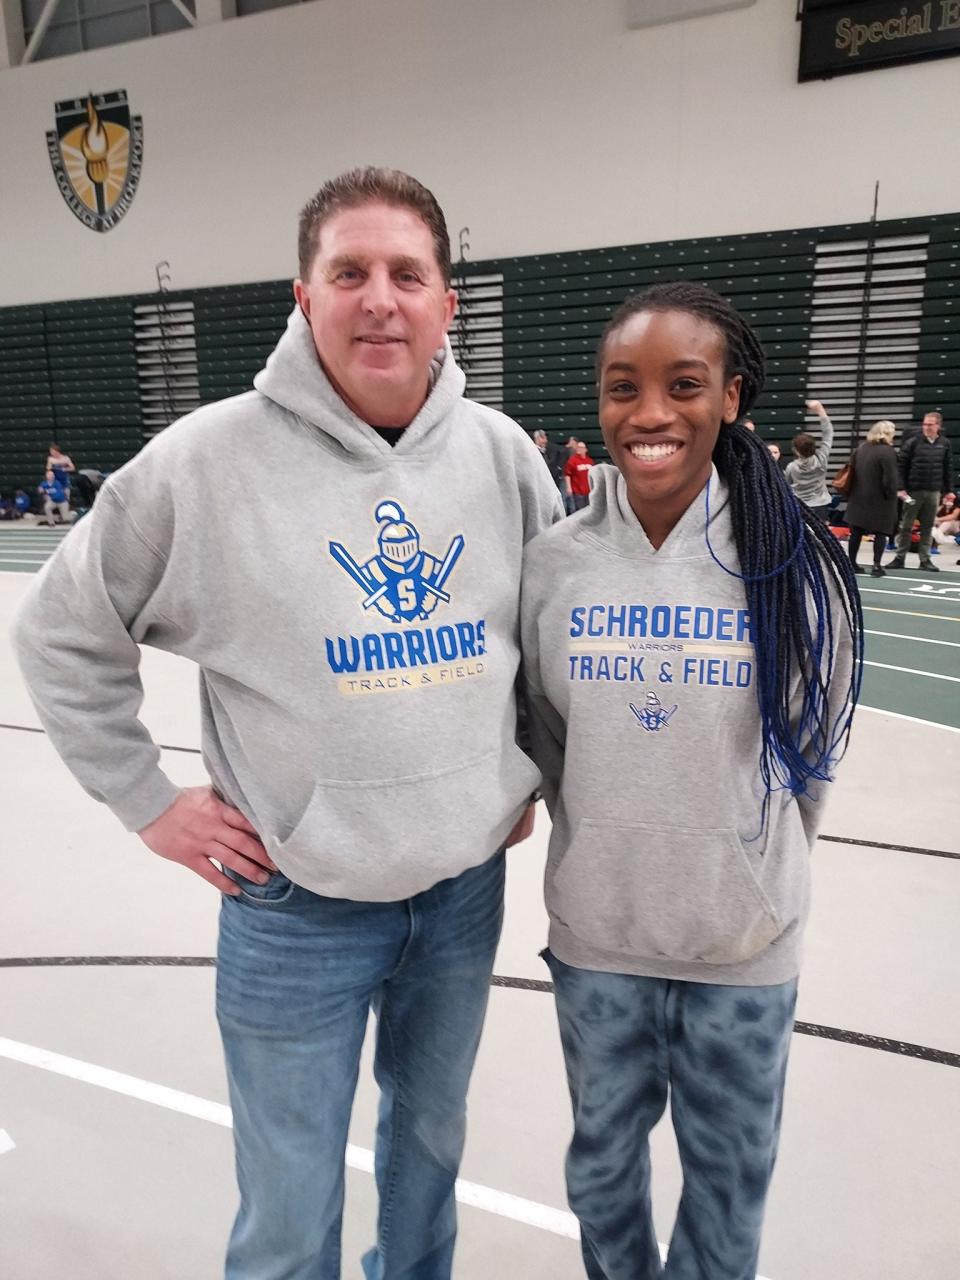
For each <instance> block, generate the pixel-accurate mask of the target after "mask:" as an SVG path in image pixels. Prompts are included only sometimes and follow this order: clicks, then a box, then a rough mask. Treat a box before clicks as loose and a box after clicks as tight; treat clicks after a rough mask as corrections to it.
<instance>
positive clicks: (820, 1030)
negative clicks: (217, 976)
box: [0, 956, 960, 1067]
mask: <svg viewBox="0 0 960 1280" xmlns="http://www.w3.org/2000/svg"><path fill="white" fill-rule="evenodd" d="M215 965H216V960H214V958H213V956H7V957H0V969H41V968H60V969H62V968H101V967H104V966H108V967H114V968H116V967H125V968H130V967H143V968H158V969H162V968H177V969H212V968H214V967H215ZM490 982H491V985H492V986H494V987H506V988H508V989H510V990H512V991H536V992H542V993H544V994H548V995H549V994H550V993H551V992H552V991H553V983H552V982H545V981H541V980H540V979H538V978H505V977H501V976H500V975H499V974H496V973H495V974H494V975H493V977H492V978H491V979H490ZM793 1029H794V1031H795V1032H796V1034H797V1035H801V1036H814V1037H816V1039H818V1040H835V1041H837V1043H838V1044H852V1045H857V1046H858V1047H859V1048H861V1049H879V1050H881V1051H882V1052H884V1053H895V1054H898V1055H899V1056H900V1057H903V1058H919V1059H920V1060H921V1061H923V1062H936V1063H938V1064H939V1065H940V1066H943V1067H960V1053H948V1052H947V1051H946V1050H945V1049H932V1048H931V1047H930V1046H929V1045H925V1044H911V1043H910V1042H909V1041H906V1040H889V1039H887V1037H886V1036H871V1035H866V1034H865V1033H864V1032H862V1031H845V1030H844V1029H843V1028H842V1027H827V1026H824V1025H823V1024H822V1023H819V1022H796V1023H794V1027H793Z"/></svg>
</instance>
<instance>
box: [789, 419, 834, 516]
mask: <svg viewBox="0 0 960 1280" xmlns="http://www.w3.org/2000/svg"><path fill="white" fill-rule="evenodd" d="M832 448H833V423H832V422H831V421H830V419H829V418H828V417H827V416H826V414H821V416H820V442H819V444H818V445H817V447H816V448H815V449H814V451H813V453H812V454H811V455H810V457H809V458H794V460H793V461H792V462H788V463H787V465H786V467H785V468H784V473H783V474H784V475H785V476H786V477H787V481H788V483H789V485H790V487H791V489H792V490H793V492H794V493H795V494H796V495H797V497H798V498H799V499H800V501H801V502H803V503H806V505H807V506H808V507H828V506H829V505H830V502H831V497H830V490H829V489H828V488H827V467H828V466H829V463H830V450H831V449H832Z"/></svg>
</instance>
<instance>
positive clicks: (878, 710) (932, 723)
mask: <svg viewBox="0 0 960 1280" xmlns="http://www.w3.org/2000/svg"><path fill="white" fill-rule="evenodd" d="M857 710H858V711H872V712H874V714H875V715H878V716H892V717H893V718H894V720H909V722H910V723H911V724H925V725H926V726H927V727H928V728H929V729H946V731H947V733H960V729H958V728H957V726H956V725H953V724H941V723H940V721H939V720H921V719H920V717H919V716H905V715H904V714H903V713H902V712H901V711H888V710H887V709H886V707H871V706H868V705H867V703H865V702H860V703H858V704H857Z"/></svg>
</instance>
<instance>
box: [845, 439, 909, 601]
mask: <svg viewBox="0 0 960 1280" xmlns="http://www.w3.org/2000/svg"><path fill="white" fill-rule="evenodd" d="M895 433H896V427H895V426H894V424H893V423H892V422H886V421H885V422H875V423H874V425H873V426H872V427H871V428H870V430H869V431H868V432H867V438H866V440H865V441H864V443H863V444H861V445H860V447H859V448H858V449H857V452H856V454H855V455H854V459H853V484H852V486H851V489H850V493H849V495H848V497H847V513H846V516H847V524H848V525H849V526H850V541H849V544H848V547H847V550H848V554H849V556H850V563H851V564H852V565H853V570H854V573H863V570H862V569H861V568H860V566H859V565H858V564H857V553H858V551H859V550H860V542H861V540H862V538H863V535H864V534H865V533H872V534H873V568H872V569H871V570H870V574H871V577H874V578H882V577H883V575H884V574H885V573H886V569H884V568H883V567H882V566H881V564H880V561H881V560H882V559H883V551H884V547H885V546H886V542H887V534H888V533H889V531H890V530H891V529H892V528H893V526H894V523H895V521H896V518H897V487H898V485H899V479H898V477H897V453H896V450H895V449H894V447H893V437H894V434H895Z"/></svg>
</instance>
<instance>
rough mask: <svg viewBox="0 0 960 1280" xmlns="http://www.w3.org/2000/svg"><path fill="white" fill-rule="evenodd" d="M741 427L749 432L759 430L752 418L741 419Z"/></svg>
mask: <svg viewBox="0 0 960 1280" xmlns="http://www.w3.org/2000/svg"><path fill="white" fill-rule="evenodd" d="M740 425H741V427H744V428H745V429H746V430H747V431H756V429H757V424H756V423H755V422H754V420H753V419H752V418H741V419H740Z"/></svg>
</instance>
